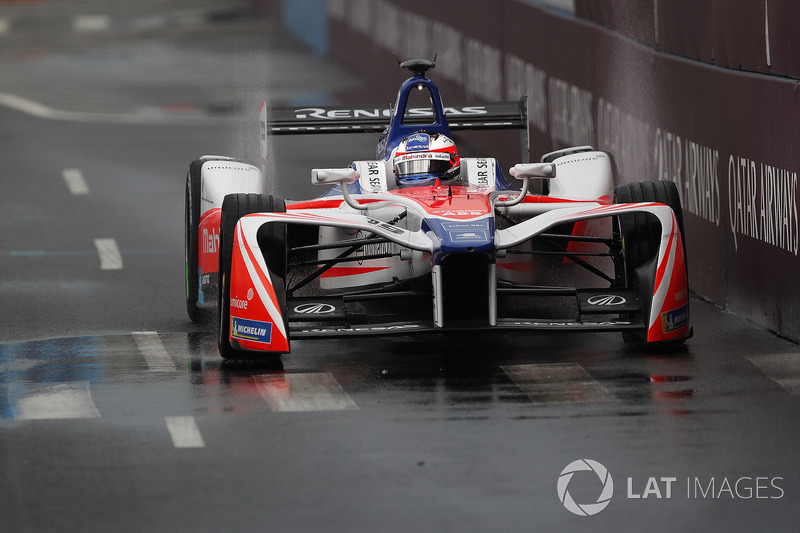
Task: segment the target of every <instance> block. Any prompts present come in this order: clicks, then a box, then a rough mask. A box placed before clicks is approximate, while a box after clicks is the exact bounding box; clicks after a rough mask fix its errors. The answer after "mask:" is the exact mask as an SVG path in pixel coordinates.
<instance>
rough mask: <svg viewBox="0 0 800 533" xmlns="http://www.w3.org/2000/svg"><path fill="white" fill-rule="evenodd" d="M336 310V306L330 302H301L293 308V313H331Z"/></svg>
mask: <svg viewBox="0 0 800 533" xmlns="http://www.w3.org/2000/svg"><path fill="white" fill-rule="evenodd" d="M334 311H336V308H335V307H334V306H332V305H330V304H318V303H312V304H301V305H298V306H297V307H295V308H294V312H295V313H299V314H301V315H326V314H328V313H333V312H334Z"/></svg>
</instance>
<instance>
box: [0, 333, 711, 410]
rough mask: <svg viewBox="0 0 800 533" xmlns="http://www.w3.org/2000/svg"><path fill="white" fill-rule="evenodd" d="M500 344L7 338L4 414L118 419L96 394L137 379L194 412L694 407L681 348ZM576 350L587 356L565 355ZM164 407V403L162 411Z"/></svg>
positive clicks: (2, 356)
mask: <svg viewBox="0 0 800 533" xmlns="http://www.w3.org/2000/svg"><path fill="white" fill-rule="evenodd" d="M523 339H524V338H523ZM533 339H536V337H534V338H533ZM499 341H500V342H497V339H495V340H494V344H492V345H487V344H480V343H478V344H476V343H470V344H469V345H466V344H458V343H456V344H450V345H449V346H448V347H446V348H445V347H444V346H443V345H438V346H435V347H434V348H431V347H430V345H428V344H426V343H418V342H413V341H410V340H407V341H406V342H402V339H401V341H397V340H395V341H392V340H370V341H367V342H359V343H350V344H351V345H350V346H347V347H345V346H344V344H345V343H344V342H342V343H338V344H339V345H338V346H337V343H317V344H321V346H320V345H318V346H316V347H311V345H312V344H314V343H305V344H304V343H298V348H296V349H295V354H290V355H287V356H284V360H285V363H280V362H279V363H263V362H260V361H257V360H256V361H238V362H237V361H225V360H223V359H221V358H220V357H219V355H218V353H217V349H216V342H215V339H214V337H213V335H210V334H206V333H187V334H174V333H172V334H162V335H159V334H157V333H156V332H133V333H131V335H128V336H104V337H79V338H69V339H58V340H47V341H34V342H26V343H17V344H3V345H0V369H1V371H0V390H3V389H4V393H0V412H2V414H3V417H4V418H7V419H32V418H37V419H45V418H91V417H97V416H101V414H102V416H108V415H110V414H111V415H113V411H109V409H107V408H104V406H103V405H102V403H101V404H100V405H97V402H96V401H93V398H95V397H97V396H98V394H97V392H96V390H101V391H103V394H104V395H107V394H109V393H111V394H112V395H113V392H114V390H115V389H122V388H126V387H134V388H135V387H139V385H140V384H141V383H150V384H151V386H153V385H158V388H159V389H174V391H173V392H172V393H170V394H168V395H174V394H182V395H184V397H182V398H181V399H180V400H181V401H180V402H179V403H182V404H186V405H187V409H188V410H190V411H192V412H194V413H198V412H205V413H217V412H241V411H253V410H271V411H275V412H298V411H337V410H351V409H364V408H367V409H385V408H387V406H391V405H392V404H391V401H390V400H391V399H394V401H397V400H398V398H400V397H401V396H400V394H402V397H401V398H402V403H403V404H405V405H406V406H407V408H408V407H410V408H411V410H412V411H413V410H418V411H421V412H425V413H428V414H434V413H438V414H439V415H442V416H445V417H451V416H461V417H485V416H493V409H494V408H495V407H496V406H497V405H504V406H505V407H506V408H510V410H508V409H503V410H498V411H497V412H495V413H494V415H497V414H500V413H502V414H503V415H504V416H510V417H536V416H559V415H567V416H569V413H567V412H560V411H559V412H548V411H547V410H544V411H543V410H542V409H543V408H544V407H547V406H550V407H557V406H562V407H563V406H568V405H569V404H583V405H582V407H580V410H576V411H575V412H573V413H572V415H580V416H597V415H602V414H612V413H624V414H628V415H631V414H645V413H653V414H669V415H677V414H689V413H691V412H692V411H693V409H692V406H691V400H692V398H693V396H694V395H695V391H694V389H693V376H692V373H693V372H694V368H693V367H694V365H693V364H692V359H691V357H689V356H688V355H683V356H681V355H678V356H669V357H664V356H654V357H646V356H645V357H638V358H636V359H633V360H631V359H620V360H619V361H618V362H619V363H622V364H624V366H625V367H627V368H626V370H625V371H623V372H620V373H618V374H617V373H614V371H613V361H612V363H611V364H609V361H605V362H603V361H601V360H598V359H601V358H602V354H588V353H586V352H584V351H581V352H579V353H578V354H573V353H570V351H569V350H565V351H561V352H550V353H547V354H546V355H544V356H542V355H541V354H540V355H538V356H530V357H520V356H519V355H516V356H514V357H513V358H509V357H508V355H506V356H504V357H495V356H491V355H489V352H491V351H492V350H497V349H499V350H500V351H501V352H505V353H507V354H513V353H514V345H513V344H509V345H508V346H506V347H504V344H505V343H506V342H507V339H503V338H500V339H499ZM526 342H531V339H528V340H527V341H526ZM310 347H311V351H310V352H309V348H310ZM409 348H411V349H409ZM576 355H577V357H578V358H579V359H580V360H581V361H583V363H581V362H577V361H575V360H571V359H573V358H575V356H576ZM609 355H610V354H605V358H607V357H608V356H609ZM598 356H600V357H598ZM587 357H588V359H587ZM615 357H616V356H615ZM537 359H543V360H541V361H537ZM554 359H555V360H556V362H553V360H554ZM591 359H594V360H595V361H594V362H593V361H592V360H591ZM510 363H514V364H510ZM631 366H634V367H639V368H640V369H641V371H640V372H634V371H632V369H631V368H629V367H631ZM187 384H188V385H189V386H188V387H187ZM151 392H152V391H151V390H150V389H147V390H145V391H142V393H141V394H143V395H145V394H150V393H151ZM160 394H165V393H163V392H160ZM171 407H172V405H169V404H162V409H163V410H164V415H165V416H167V415H168V413H169V412H170V408H171Z"/></svg>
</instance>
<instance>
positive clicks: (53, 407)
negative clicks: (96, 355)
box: [9, 381, 100, 420]
mask: <svg viewBox="0 0 800 533" xmlns="http://www.w3.org/2000/svg"><path fill="white" fill-rule="evenodd" d="M9 388H10V389H12V390H10V391H9V396H11V397H13V396H16V395H18V394H19V395H20V396H23V397H22V398H20V399H19V400H17V401H16V404H15V406H14V418H16V419H17V420H55V419H67V418H99V417H100V412H99V411H98V410H97V407H95V405H94V402H93V401H92V394H91V391H90V390H89V382H88V381H70V382H64V383H47V384H37V385H16V386H13V384H12V386H10V387H9Z"/></svg>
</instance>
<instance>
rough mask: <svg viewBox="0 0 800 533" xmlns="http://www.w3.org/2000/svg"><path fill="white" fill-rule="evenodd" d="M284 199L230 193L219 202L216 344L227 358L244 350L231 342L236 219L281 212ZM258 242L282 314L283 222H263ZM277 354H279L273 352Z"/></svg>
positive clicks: (283, 207)
mask: <svg viewBox="0 0 800 533" xmlns="http://www.w3.org/2000/svg"><path fill="white" fill-rule="evenodd" d="M285 211H286V202H285V201H284V199H283V198H281V197H280V196H273V195H265V194H244V193H242V194H229V195H227V196H226V197H225V200H224V201H223V203H222V216H221V224H220V232H219V276H220V278H219V279H220V284H219V295H218V299H217V309H218V317H219V324H218V332H219V336H218V339H217V340H218V345H219V353H220V355H222V357H224V358H226V359H236V358H241V357H243V356H245V355H246V354H247V352H244V351H241V350H237V349H235V348H234V347H233V346H231V343H230V327H231V315H230V288H231V263H232V256H233V236H234V232H235V230H236V223H237V222H239V219H240V218H242V217H243V216H245V215H250V214H252V213H282V212H285ZM258 243H259V247H260V248H261V250H262V251H264V253H265V255H266V262H267V268H268V269H269V271H270V277H271V279H272V280H273V283H274V287H275V290H276V293H277V296H278V300H279V303H280V305H281V310H282V311H283V315H284V316H286V313H285V308H286V295H285V279H286V225H285V224H265V225H264V226H263V227H262V228H261V229H260V230H259V233H258ZM275 355H278V356H279V354H275Z"/></svg>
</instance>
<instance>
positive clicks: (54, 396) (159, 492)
mask: <svg viewBox="0 0 800 533" xmlns="http://www.w3.org/2000/svg"><path fill="white" fill-rule="evenodd" d="M265 35H266V36H265ZM10 43H11V45H10V46H11V52H9V53H6V54H5V55H4V56H3V59H2V63H3V64H2V65H1V66H2V67H3V69H4V72H12V73H14V76H6V77H4V78H3V81H0V92H9V91H10V90H11V89H13V91H14V93H15V94H19V95H20V96H26V95H27V97H29V98H33V97H34V95H35V96H36V99H37V101H40V102H43V103H45V104H46V105H48V106H51V108H52V109H55V110H58V109H62V110H63V109H69V110H73V111H79V112H81V113H87V115H82V116H81V117H79V118H80V120H61V119H63V118H69V117H63V116H56V117H55V118H53V117H50V118H36V117H33V116H31V115H30V113H27V112H25V110H24V109H23V110H19V109H9V108H7V107H0V160H2V163H3V164H2V166H1V167H0V187H2V191H3V193H2V195H0V209H1V210H2V213H3V216H2V217H0V235H2V241H0V243H1V244H0V265H1V268H0V272H2V275H1V276H0V301H2V305H0V323H1V324H2V332H0V517H2V518H1V519H0V520H2V522H1V523H2V526H0V530H2V531H109V530H113V531H220V530H228V531H234V530H243V531H353V530H355V531H408V530H422V531H537V530H553V529H556V528H559V529H561V530H567V531H572V530H584V529H586V530H589V529H591V530H595V531H597V530H600V531H618V530H630V531H638V530H642V529H645V528H646V529H648V530H651V531H675V530H678V531H689V530H693V531H699V530H708V531H753V530H759V531H794V530H795V529H796V524H797V522H798V519H799V518H800V511H798V510H797V506H796V502H797V501H798V498H800V460H798V458H797V452H796V450H797V448H798V444H800V429H799V428H798V423H797V421H798V419H799V418H798V415H800V396H799V395H800V386H799V385H798V383H800V364H799V363H798V359H800V350H798V347H797V345H796V344H793V343H790V342H788V341H785V340H782V339H779V338H776V337H775V336H773V335H771V334H770V333H769V332H766V331H764V330H762V329H760V328H757V327H755V326H752V325H751V324H748V323H747V322H744V321H742V320H740V319H738V318H737V317H735V316H732V315H730V314H728V313H726V312H724V311H720V310H718V309H716V308H715V307H713V306H711V305H709V304H706V303H704V302H701V301H698V300H696V299H695V300H693V302H692V304H693V307H692V312H693V322H694V327H695V337H694V338H693V339H692V340H691V341H690V342H689V343H688V345H687V347H686V348H685V349H679V350H674V351H671V352H668V353H660V354H642V353H636V352H634V351H629V350H626V349H625V348H624V345H623V343H622V340H621V338H620V337H619V336H618V335H606V334H587V335H579V336H575V335H566V334H565V335H549V334H548V335H520V334H513V335H511V334H509V335H496V336H486V337H481V338H477V339H474V338H467V339H462V341H461V342H454V341H452V340H451V339H447V340H444V339H436V338H434V339H428V340H427V341H426V342H419V341H412V340H409V339H405V338H398V339H383V340H382V339H368V340H358V341H354V340H347V341H344V340H343V341H318V342H312V341H304V342H298V343H296V344H294V346H293V353H292V354H291V355H289V356H286V357H284V359H283V363H282V364H281V365H279V366H277V367H276V366H267V365H264V364H259V363H254V362H249V363H247V362H245V363H223V362H222V360H221V359H220V358H219V356H218V355H217V353H216V349H215V346H214V339H213V337H212V336H210V335H209V333H208V332H206V331H204V330H203V329H202V328H200V327H198V326H195V325H193V324H191V323H190V322H189V321H188V319H187V318H186V314H185V310H184V303H183V285H182V283H183V249H182V247H183V236H182V229H183V218H182V217H183V186H184V181H183V180H184V174H185V169H186V166H187V165H188V163H189V161H191V159H192V158H194V157H196V156H198V155H201V154H204V153H224V154H229V155H234V156H239V157H245V158H247V157H252V153H253V152H252V149H253V144H254V143H252V142H251V141H250V140H249V135H246V134H245V133H242V132H243V131H245V132H246V131H248V128H250V131H252V132H253V136H254V135H255V134H254V132H255V122H254V121H251V119H250V118H249V117H246V118H245V119H243V120H232V117H231V114H230V112H229V111H230V110H231V109H234V108H236V106H237V105H238V103H239V102H241V101H248V102H249V101H251V100H253V99H257V98H256V97H257V94H256V93H257V92H258V86H259V83H262V82H263V83H264V85H268V86H269V87H270V91H271V95H274V98H276V99H278V100H283V101H289V99H293V100H294V101H298V100H297V99H301V100H302V99H303V98H308V99H309V101H311V100H312V99H313V98H315V97H320V95H322V96H324V95H325V94H326V91H328V92H330V91H333V90H340V89H342V88H347V87H349V86H352V85H353V81H352V80H351V79H349V78H348V77H347V76H346V74H345V73H343V72H341V71H339V70H337V69H336V68H335V67H333V66H331V65H328V64H326V63H324V62H322V61H320V60H318V59H315V58H311V57H308V56H307V55H306V54H305V53H304V52H303V51H302V50H300V49H298V48H296V46H295V45H293V44H292V43H291V42H290V41H289V40H287V39H286V38H285V37H282V36H280V35H278V34H274V33H271V34H270V33H265V31H264V26H263V24H253V23H251V22H246V21H236V20H234V21H229V22H228V23H227V25H225V26H222V27H216V28H215V29H213V31H212V30H210V29H209V28H208V27H203V26H202V25H201V27H193V26H192V27H186V28H181V29H180V31H169V32H167V31H151V32H148V33H147V34H146V35H142V34H139V33H136V34H135V35H127V34H124V35H117V36H115V37H114V38H113V39H106V40H105V41H103V43H102V47H101V48H97V47H94V46H93V45H92V40H91V39H87V42H83V41H81V42H80V43H77V44H75V45H74V46H71V47H68V48H67V49H62V48H59V47H58V46H56V44H54V43H52V42H49V43H48V42H45V43H44V45H43V46H42V48H41V49H37V50H36V51H35V52H36V53H31V50H30V48H29V44H28V43H27V42H18V41H10ZM15 43H16V44H15ZM199 43H202V44H199ZM15 47H16V48H15ZM143 50H144V51H143ZM265 50H266V52H265ZM266 63H269V64H272V65H281V66H283V67H285V68H281V69H276V72H278V74H274V75H272V76H268V75H267V74H266V73H265V72H264V71H263V69H258V70H257V71H256V72H254V71H253V70H251V69H250V68H249V67H248V65H252V64H266ZM198 64H202V65H203V68H204V69H206V72H207V73H208V75H207V76H198V75H197V70H198V68H197V65H198ZM109 65H112V66H111V67H109ZM165 65H166V66H169V68H167V67H166V66H165ZM287 65H289V66H290V67H291V68H289V67H287ZM45 67H46V68H45ZM109 68H110V70H109ZM53 69H55V71H56V72H61V73H62V74H63V81H61V82H60V83H57V84H56V83H44V84H43V83H42V82H41V73H42V72H48V71H49V72H53ZM166 71H169V72H171V78H170V79H168V80H167V81H163V78H160V77H159V78H158V79H159V80H162V82H160V83H154V84H150V85H148V84H146V83H142V84H136V83H132V81H131V80H134V79H148V77H149V76H151V75H153V72H162V73H163V72H166ZM99 72H106V73H107V75H106V76H105V77H99V76H98V73H99ZM400 77H401V75H400V74H399V78H400ZM265 78H269V79H265ZM204 79H205V80H206V81H205V82H204V81H203V80H204ZM309 80H312V81H314V83H313V87H314V89H313V91H311V90H309V91H300V92H297V91H294V92H293V91H292V89H291V87H292V86H293V85H294V86H302V87H307V86H308V84H309V83H310V82H309ZM93 81H94V82H96V83H93ZM26 88H29V91H26ZM81 89H84V91H83V92H81ZM381 100H387V98H382V99H381ZM65 101H68V102H70V103H71V106H69V107H64V106H63V105H62V104H63V102H65ZM97 113H102V114H104V115H103V116H104V117H105V118H103V119H102V120H101V119H100V115H96V114H97ZM108 113H111V114H112V115H113V116H116V118H113V117H112V118H109V117H108V116H106V115H105V114H108ZM93 114H94V115H93ZM130 116H138V117H142V116H145V117H147V120H144V122H145V123H144V124H142V123H138V122H141V120H140V119H130V118H129V117H130ZM126 117H128V118H126ZM73 118H74V117H73ZM274 148H275V149H274V153H275V154H276V161H275V163H274V165H275V167H276V168H277V175H278V176H279V178H278V180H277V181H276V184H275V187H276V191H277V192H279V193H282V194H284V195H286V196H288V197H292V198H295V197H303V196H308V195H310V194H314V193H315V192H318V191H315V189H314V188H312V187H311V185H310V184H309V183H308V182H309V176H308V169H309V168H311V167H313V166H331V165H337V164H344V163H347V161H349V160H350V159H351V158H352V156H350V155H347V156H345V159H347V161H345V160H344V159H342V157H343V156H342V154H359V153H364V154H371V153H372V150H373V140H372V139H371V138H369V137H367V138H361V137H358V136H356V137H352V136H337V137H334V138H329V139H324V140H323V139H322V138H319V137H318V138H308V139H300V138H297V139H279V140H276V141H275V146H274ZM65 170H66V171H69V172H66V176H67V177H65ZM76 175H77V176H80V179H78V178H76V177H75V176H76ZM69 176H71V177H69ZM81 180H82V182H83V184H85V188H86V189H88V190H87V191H82V190H81V188H82V186H81V185H80V184H81ZM76 184H77V185H76ZM75 191H78V192H77V194H76V193H75ZM98 239H100V241H99V242H98ZM110 239H113V246H112V245H110V243H111V242H112V241H110ZM109 246H111V249H110V252H109V253H106V255H105V256H104V257H105V259H102V258H101V253H100V250H101V249H103V250H106V251H108V250H109ZM115 250H116V251H118V252H119V253H118V255H116V254H115V253H114V252H115ZM690 260H691V258H690ZM578 459H592V460H595V461H598V462H600V463H602V464H603V465H604V466H605V467H607V468H608V472H609V473H610V474H611V476H612V478H613V483H614V493H613V498H612V499H611V502H610V504H609V505H608V507H607V508H606V509H605V510H603V511H602V512H601V513H600V514H597V515H596V516H592V517H578V516H575V515H573V514H571V513H570V512H569V511H567V510H566V509H565V507H564V506H563V505H562V504H561V502H560V501H559V493H558V490H557V483H558V480H559V475H560V474H561V473H562V470H563V469H564V468H565V467H566V466H567V465H568V464H570V463H572V462H573V461H575V460H578ZM651 478H653V479H651ZM671 478H674V479H675V480H674V481H669V479H671ZM737 481H738V485H737ZM687 483H688V484H687ZM712 483H713V488H712V485H711V484H712ZM726 484H727V485H726ZM726 486H727V487H728V490H725V487H726ZM668 487H669V488H670V489H671V490H670V496H671V497H670V498H667V497H666V496H667V488H668ZM698 487H699V491H698ZM748 489H750V490H749V491H748ZM601 490H602V484H601V482H600V480H599V479H598V478H597V476H595V475H594V474H592V473H590V472H578V473H576V474H575V477H574V478H573V480H572V481H571V482H570V484H569V494H570V496H571V497H572V498H573V499H574V501H576V502H578V503H581V504H583V503H594V501H596V500H597V498H598V495H599V494H600V493H601ZM645 495H646V496H647V498H643V497H641V496H645ZM748 495H749V497H748ZM635 496H640V497H639V498H636V497H635ZM658 496H661V497H660V498H659V497H658Z"/></svg>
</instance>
